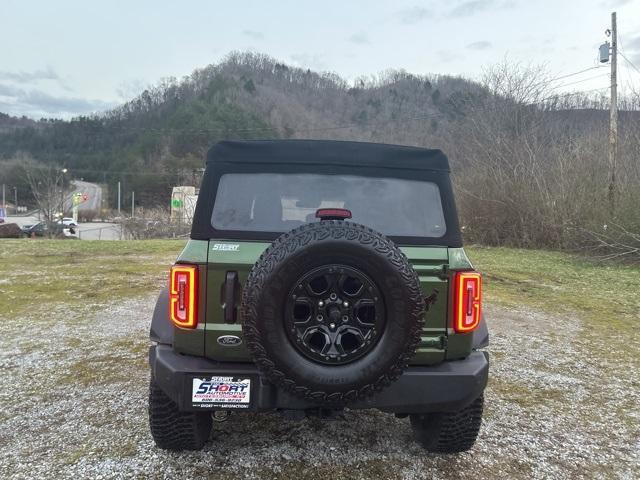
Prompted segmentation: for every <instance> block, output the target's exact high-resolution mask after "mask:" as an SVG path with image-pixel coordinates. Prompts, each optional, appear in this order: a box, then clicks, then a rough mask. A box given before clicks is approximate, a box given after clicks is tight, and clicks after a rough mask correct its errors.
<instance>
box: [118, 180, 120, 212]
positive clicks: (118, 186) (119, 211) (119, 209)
mask: <svg viewBox="0 0 640 480" xmlns="http://www.w3.org/2000/svg"><path fill="white" fill-rule="evenodd" d="M118 215H120V182H118Z"/></svg>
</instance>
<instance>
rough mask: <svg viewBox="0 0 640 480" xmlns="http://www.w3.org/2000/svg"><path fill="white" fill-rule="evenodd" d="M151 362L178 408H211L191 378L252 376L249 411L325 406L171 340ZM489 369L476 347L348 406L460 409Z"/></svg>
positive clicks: (245, 366)
mask: <svg viewBox="0 0 640 480" xmlns="http://www.w3.org/2000/svg"><path fill="white" fill-rule="evenodd" d="M149 362H150V364H151V371H152V374H153V376H154V378H155V381H156V382H157V383H158V385H159V386H160V388H162V390H163V391H164V392H165V393H166V394H167V395H168V396H169V397H170V398H171V399H172V400H173V401H174V402H176V403H177V404H178V407H179V408H180V410H191V411H196V410H202V408H207V407H210V406H206V405H204V406H201V405H198V404H192V402H191V395H192V384H193V379H194V378H208V377H234V378H248V379H250V380H251V395H250V403H249V404H248V405H247V406H246V408H247V409H248V410H252V411H268V410H273V409H293V410H304V409H309V408H316V407H319V406H321V405H317V404H314V403H311V402H308V401H306V400H302V399H299V398H297V397H294V396H292V395H290V394H288V393H287V392H285V391H283V390H281V389H279V388H277V387H275V386H274V385H273V384H271V383H269V382H268V381H267V380H265V379H264V378H262V377H261V376H260V373H259V372H258V370H257V369H256V367H255V365H253V364H251V363H230V362H215V361H212V360H209V359H206V358H202V357H193V356H189V355H182V354H179V353H175V352H174V351H173V349H172V348H171V347H170V346H168V345H154V346H152V347H151V349H150V350H149ZM488 372H489V356H488V355H487V354H486V353H485V352H472V353H471V355H469V356H468V357H467V358H466V359H464V360H454V361H446V362H443V363H441V364H439V365H435V366H430V367H418V366H411V367H409V368H407V370H405V372H404V373H403V374H402V376H401V377H400V378H399V379H398V380H397V381H395V382H393V383H392V384H391V385H390V386H389V387H387V388H385V389H384V390H383V391H382V392H380V393H378V394H376V395H374V396H373V397H371V398H370V399H368V400H366V401H361V402H357V403H353V404H350V405H349V408H376V409H379V410H384V411H387V412H394V413H420V412H436V411H437V412H445V411H456V410H459V409H461V408H464V407H465V406H467V405H468V404H470V403H471V402H472V401H473V400H475V399H476V398H478V396H479V395H480V394H481V393H482V391H483V390H484V388H485V387H486V385H487V377H488ZM213 409H216V408H213ZM217 409H224V408H222V407H219V408H217Z"/></svg>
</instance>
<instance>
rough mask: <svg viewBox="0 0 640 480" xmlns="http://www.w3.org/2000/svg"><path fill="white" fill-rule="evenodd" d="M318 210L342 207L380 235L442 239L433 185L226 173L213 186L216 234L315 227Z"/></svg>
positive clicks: (436, 191) (440, 214)
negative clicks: (224, 231) (223, 231)
mask: <svg viewBox="0 0 640 480" xmlns="http://www.w3.org/2000/svg"><path fill="white" fill-rule="evenodd" d="M319 208H346V209H348V210H350V211H351V213H352V215H353V218H352V220H353V221H354V222H356V223H360V224H362V225H366V226H368V227H371V228H373V229H374V230H377V231H379V232H381V233H384V234H385V235H389V236H398V237H400V236H406V237H436V238H438V237H442V236H443V235H444V234H445V232H446V227H445V222H444V214H443V211H442V202H441V200H440V191H439V189H438V186H437V185H436V184H435V183H431V182H424V181H414V180H404V179H398V178H378V177H360V176H350V175H317V174H281V173H227V174H224V175H222V177H221V178H220V183H219V185H218V191H217V194H216V200H215V204H214V206H213V214H212V217H211V224H212V226H213V228H215V229H216V230H227V231H252V232H286V231H288V230H291V229H292V228H295V227H297V226H300V225H302V224H304V223H308V222H316V221H318V219H316V218H315V212H316V210H317V209H319Z"/></svg>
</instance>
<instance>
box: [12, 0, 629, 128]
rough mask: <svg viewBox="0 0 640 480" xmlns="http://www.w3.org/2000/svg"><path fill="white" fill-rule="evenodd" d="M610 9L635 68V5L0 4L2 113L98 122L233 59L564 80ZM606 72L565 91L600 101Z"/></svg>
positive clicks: (540, 1) (589, 58)
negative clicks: (507, 65) (517, 65)
mask: <svg viewBox="0 0 640 480" xmlns="http://www.w3.org/2000/svg"><path fill="white" fill-rule="evenodd" d="M612 10H616V11H617V12H618V28H619V35H620V40H621V46H622V52H623V53H624V54H625V55H626V57H627V58H628V59H629V60H631V62H633V63H634V64H635V65H636V66H637V67H638V68H639V69H640V0H592V1H586V0H561V1H558V0H536V1H534V0H471V1H466V0H447V1H422V2H421V1H415V0H414V1H404V0H395V1H376V0H363V1H349V2H347V1H346V0H342V1H333V0H320V1H289V0H287V1H284V0H283V1H276V0H272V1H269V2H267V1H264V0H263V1H253V0H243V1H242V2H231V1H224V2H223V1H207V2H205V1H182V2H177V1H168V0H167V1H165V0H145V1H131V0H130V1H97V0H95V1H87V0H77V1H66V0H57V1H50V0H41V1H33V0H0V45H2V47H1V48H0V112H5V113H10V114H12V115H27V116H30V117H33V118H40V117H41V116H47V117H63V118H69V117H71V116H73V115H77V114H81V113H88V112H92V111H100V110H104V109H106V108H109V107H111V106H114V105H117V104H118V103H121V102H123V101H125V100H128V99H130V98H132V97H133V96H135V95H137V94H138V93H140V92H141V91H142V90H143V89H144V87H145V86H146V85H149V84H153V83H155V82H157V81H158V80H159V79H160V78H162V77H168V76H174V77H181V76H184V75H187V74H189V73H190V72H191V71H192V70H194V69H195V68H199V67H203V66H205V65H207V64H209V63H212V62H218V61H220V60H221V59H222V58H223V57H224V56H225V54H227V53H228V52H230V51H232V50H253V51H257V52H261V53H267V54H269V55H271V56H273V57H276V58H278V59H280V60H282V61H285V62H288V63H290V64H294V65H299V66H303V67H308V68H311V69H315V70H330V71H333V72H336V73H338V74H340V75H342V76H343V77H346V78H347V79H354V78H356V77H358V76H360V75H369V74H375V73H378V72H381V71H383V70H386V69H388V68H403V69H405V70H407V71H409V72H413V73H420V74H426V73H438V74H453V75H463V76H466V77H471V78H478V77H479V76H480V74H481V73H482V69H483V68H484V67H486V66H488V65H490V64H491V63H494V62H498V61H500V60H502V59H503V58H504V57H505V55H506V56H508V58H509V59H510V60H512V61H522V62H525V63H529V62H532V63H545V64H546V65H547V67H548V69H549V71H550V72H551V73H552V74H554V75H562V74H567V73H572V72H576V71H579V70H583V69H586V68H589V67H592V66H595V65H597V64H598V63H597V47H598V45H599V44H600V43H602V42H603V41H604V40H605V35H604V30H605V29H606V28H607V27H608V26H609V24H610V13H611V11H612ZM619 65H620V77H621V79H620V82H619V83H620V85H621V86H622V87H623V89H624V88H627V87H628V85H629V83H630V82H633V83H634V84H635V87H636V88H638V87H639V86H640V71H636V70H634V69H633V68H632V67H631V66H630V65H629V64H628V63H627V62H626V61H625V60H624V59H623V58H620V60H619ZM607 72H608V69H607V68H602V69H601V70H591V71H589V72H585V73H584V74H581V75H577V76H573V77H571V78H570V79H566V80H565V81H564V83H565V84H568V83H570V82H576V81H577V82H580V83H575V84H572V85H567V86H565V87H560V90H574V89H580V90H591V89H596V88H605V87H606V86H607V85H608V77H607V75H606V74H607ZM593 77H597V78H593ZM589 79H590V80H589ZM582 80H586V81H582ZM562 83H563V82H560V81H559V82H557V84H558V85H561V84H562Z"/></svg>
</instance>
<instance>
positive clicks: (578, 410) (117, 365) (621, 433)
mask: <svg viewBox="0 0 640 480" xmlns="http://www.w3.org/2000/svg"><path fill="white" fill-rule="evenodd" d="M153 304H154V299H153V298H146V299H138V300H135V301H127V302H122V303H119V304H115V305H114V306H112V307H111V308H108V309H104V310H101V311H99V312H98V313H95V309H94V311H93V313H87V312H89V311H90V310H89V309H87V312H83V311H78V310H74V311H69V310H68V309H66V308H62V307H60V308H58V309H52V310H48V311H47V312H46V313H42V312H39V313H37V314H36V313H33V314H32V315H33V318H31V319H29V318H27V319H25V318H20V319H10V318H3V317H2V316H1V315H0V322H2V326H3V333H2V337H1V338H0V369H1V371H2V375H1V376H0V402H1V407H0V408H1V409H0V478H17V479H20V478H43V477H44V478H46V477H48V478H72V477H73V478H132V477H144V478H212V479H217V478H225V479H228V478H234V477H235V478H291V479H298V478H312V479H314V478H317V479H321V478H322V479H324V478H362V479H375V478H407V479H413V478H415V479H417V478H460V479H464V478H473V479H477V478H527V479H529V478H554V479H555V478H572V479H573V478H623V479H635V478H640V459H639V456H638V451H640V418H639V414H638V405H640V394H639V380H638V376H637V371H635V370H634V369H633V368H625V359H624V358H621V359H616V358H617V357H615V356H614V357H611V358H610V357H606V356H605V357H597V356H593V355H591V353H592V352H594V351H601V350H602V348H603V342H604V343H606V342H607V340H613V339H615V334H614V332H592V331H591V330H590V329H589V328H586V326H585V325H583V324H582V323H581V321H580V320H579V319H578V318H567V317H563V318H557V317H552V316H549V315H546V314H543V313H540V312H535V311H528V310H527V311H525V310H522V311H513V310H506V309H503V308H497V307H492V306H489V307H488V308H487V316H488V318H489V319H490V324H489V326H490V330H491V334H492V339H491V340H492V345H491V347H490V348H489V351H490V353H491V359H492V366H491V380H490V385H489V388H488V391H487V393H486V410H485V421H484V424H483V428H482V431H481V434H480V438H479V440H478V443H477V444H476V447H475V448H474V449H473V450H472V451H471V452H469V453H465V454H460V455H456V456H440V455H430V454H427V453H425V452H424V451H423V450H421V449H420V448H419V447H418V446H417V445H416V444H415V443H414V442H413V440H412V436H411V429H410V427H409V422H408V420H406V419H405V420H400V419H396V418H394V417H393V416H392V415H386V414H382V413H380V412H374V411H361V412H357V411H346V412H345V413H344V415H343V416H342V417H341V418H338V419H334V420H329V421H321V420H318V419H308V420H305V421H302V422H289V421H284V420H282V419H281V418H280V417H279V416H277V415H250V414H245V415H241V414H236V415H234V416H232V417H231V418H230V419H229V420H228V421H227V422H224V423H218V424H215V425H214V432H213V435H212V439H211V441H210V442H209V443H208V444H207V446H206V447H205V450H204V451H202V452H197V453H188V454H176V453H166V452H164V451H160V450H157V449H156V448H155V447H154V445H153V442H152V440H151V437H150V435H149V431H148V428H147V418H146V402H147V399H146V396H147V388H148V370H147V367H146V349H147V331H148V319H150V317H151V311H152V309H153ZM598 358H604V360H598ZM607 359H608V360H607Z"/></svg>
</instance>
